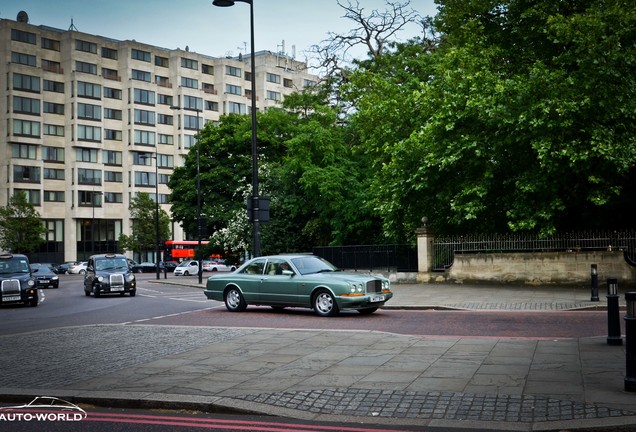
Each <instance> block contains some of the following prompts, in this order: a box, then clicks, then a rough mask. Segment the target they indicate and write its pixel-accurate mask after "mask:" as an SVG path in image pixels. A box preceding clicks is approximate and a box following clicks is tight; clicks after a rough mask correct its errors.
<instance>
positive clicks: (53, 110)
mask: <svg viewBox="0 0 636 432" xmlns="http://www.w3.org/2000/svg"><path fill="white" fill-rule="evenodd" d="M44 112H45V113H47V114H59V115H64V105H63V104H58V103H53V102H44Z"/></svg>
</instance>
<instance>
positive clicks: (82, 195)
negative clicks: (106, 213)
mask: <svg viewBox="0 0 636 432" xmlns="http://www.w3.org/2000/svg"><path fill="white" fill-rule="evenodd" d="M77 202H78V204H79V205H80V206H81V207H101V206H102V193H101V192H96V191H82V190H81V191H77Z"/></svg>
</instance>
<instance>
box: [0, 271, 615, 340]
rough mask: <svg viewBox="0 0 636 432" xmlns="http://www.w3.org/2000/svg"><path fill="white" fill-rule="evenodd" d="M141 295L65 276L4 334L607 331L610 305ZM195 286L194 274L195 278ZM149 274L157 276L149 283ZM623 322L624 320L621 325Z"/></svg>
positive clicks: (168, 291)
mask: <svg viewBox="0 0 636 432" xmlns="http://www.w3.org/2000/svg"><path fill="white" fill-rule="evenodd" d="M137 278H138V294H137V296H136V297H129V296H125V297H120V296H114V297H101V298H94V297H93V296H91V297H86V296H85V295H84V291H83V285H82V283H83V282H82V281H83V277H82V276H80V275H63V276H62V278H61V282H60V288H58V289H45V290H42V293H43V300H42V302H41V304H40V305H39V306H38V307H36V308H32V307H23V306H4V307H2V308H0V313H1V314H2V316H3V326H1V327H0V334H14V333H16V332H27V331H34V330H40V329H47V328H53V327H65V326H78V325H91V324H128V323H134V324H149V325H186V326H187V325H191V326H215V327H271V328H298V329H302V328H312V329H316V328H319V329H344V330H373V331H384V332H390V333H399V334H407V335H437V336H474V337H519V338H547V339H549V338H571V337H584V336H603V335H607V312H605V311H441V310H393V309H381V310H379V311H377V312H376V313H375V314H372V315H369V316H362V315H360V314H359V313H357V312H355V311H349V312H343V313H341V314H340V315H339V316H337V317H331V318H319V317H317V316H316V315H315V314H314V313H313V311H311V310H310V309H285V310H283V311H275V310H273V309H272V308H269V307H253V306H250V307H248V309H247V311H245V312H242V313H231V312H228V311H227V310H226V309H225V306H224V305H223V304H222V303H219V302H216V301H211V300H207V299H206V298H205V296H204V295H203V293H202V290H201V288H198V287H196V286H192V287H190V286H178V285H170V284H161V283H157V282H156V281H154V279H155V275H154V274H141V275H137ZM191 278H192V279H193V285H196V283H195V282H196V276H191ZM150 280H152V282H150ZM622 324H623V323H621V325H622Z"/></svg>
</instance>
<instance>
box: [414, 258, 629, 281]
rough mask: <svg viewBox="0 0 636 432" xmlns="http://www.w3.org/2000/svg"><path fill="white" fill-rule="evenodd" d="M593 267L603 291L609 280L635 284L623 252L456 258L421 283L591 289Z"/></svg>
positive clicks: (423, 277)
mask: <svg viewBox="0 0 636 432" xmlns="http://www.w3.org/2000/svg"><path fill="white" fill-rule="evenodd" d="M592 264H596V265H597V270H598V281H599V286H601V287H602V286H605V283H606V280H607V278H616V279H618V283H619V285H635V284H636V268H635V267H632V266H630V265H629V264H628V263H627V262H626V261H625V258H624V257H623V253H622V252H620V251H619V252H578V253H577V252H535V253H490V254H456V255H455V260H454V262H453V265H452V266H451V267H450V268H449V269H448V270H447V271H446V272H445V273H440V274H437V275H435V274H433V275H430V276H429V277H426V276H424V275H422V276H420V277H418V279H419V280H420V281H422V282H427V281H428V282H433V281H441V280H444V281H448V282H455V283H480V282H481V283H509V284H510V283H512V284H532V285H548V284H570V285H581V284H583V285H589V284H590V281H591V265H592ZM442 275H443V276H442Z"/></svg>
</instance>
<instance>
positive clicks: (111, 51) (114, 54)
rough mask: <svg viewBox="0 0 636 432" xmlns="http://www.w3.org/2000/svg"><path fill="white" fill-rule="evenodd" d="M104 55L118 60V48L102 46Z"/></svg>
mask: <svg viewBox="0 0 636 432" xmlns="http://www.w3.org/2000/svg"><path fill="white" fill-rule="evenodd" d="M102 57H103V58H108V59H111V60H117V50H116V49H112V48H108V47H102Z"/></svg>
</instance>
